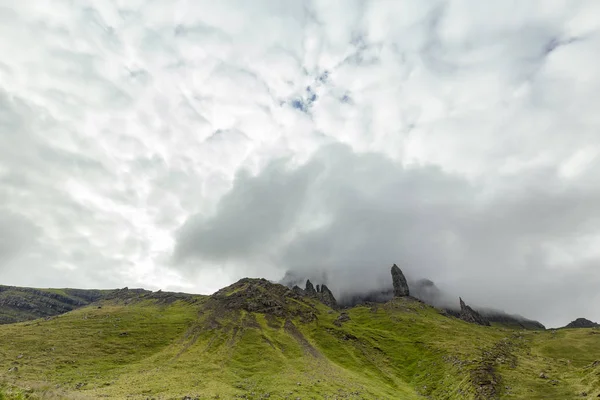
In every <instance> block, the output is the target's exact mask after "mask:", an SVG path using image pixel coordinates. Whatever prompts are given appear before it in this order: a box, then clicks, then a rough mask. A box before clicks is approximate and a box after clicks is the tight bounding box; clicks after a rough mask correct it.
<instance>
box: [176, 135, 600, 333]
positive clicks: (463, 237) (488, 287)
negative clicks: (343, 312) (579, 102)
mask: <svg viewBox="0 0 600 400" xmlns="http://www.w3.org/2000/svg"><path fill="white" fill-rule="evenodd" d="M599 168H600V164H596V165H595V166H594V168H593V170H592V171H590V172H589V175H587V176H585V177H580V179H578V180H576V181H569V180H565V179H563V178H561V177H560V175H559V174H558V173H557V171H556V170H553V169H546V168H539V169H536V170H534V171H530V172H528V173H524V174H519V175H515V176H511V177H507V178H505V179H501V180H497V181H494V182H486V181H485V180H477V181H468V180H467V179H465V178H464V177H462V176H460V175H457V174H452V173H447V172H444V171H443V170H441V169H440V168H437V167H429V166H424V167H416V166H413V167H403V166H402V165H401V164H399V163H397V162H394V161H392V160H390V159H389V158H386V157H384V156H381V155H380V154H378V153H355V152H353V151H352V150H351V149H350V148H349V147H348V146H345V145H339V144H338V145H330V146H326V147H324V148H322V149H320V150H319V151H318V152H317V153H316V154H315V155H314V157H313V158H311V159H310V160H309V161H308V162H307V163H306V164H302V165H300V166H297V167H296V168H293V167H290V166H289V164H287V163H285V162H283V161H282V160H278V161H275V162H273V163H272V164H270V165H269V166H267V167H266V168H265V169H264V170H263V171H261V172H260V173H259V174H258V175H256V176H248V175H246V174H242V175H240V176H239V177H238V178H237V179H236V180H235V181H234V185H233V187H232V189H231V190H230V191H229V192H228V193H227V194H226V195H225V196H224V197H223V199H222V201H221V202H220V203H219V207H218V211H217V212H216V213H215V214H214V215H212V216H210V217H208V218H199V217H192V218H190V219H189V221H188V222H187V223H186V224H185V225H184V227H183V228H182V230H181V232H180V234H179V240H178V242H177V243H178V245H177V247H176V255H177V257H178V261H185V260H188V259H192V260H194V259H196V260H198V259H200V260H203V261H205V263H204V264H203V263H197V264H195V268H199V269H201V268H202V265H205V266H206V268H212V267H211V265H212V264H211V262H212V263H217V264H219V263H223V264H224V265H227V268H229V269H230V271H229V273H230V275H231V276H234V277H237V278H241V277H243V276H245V275H246V274H248V273H249V272H250V273H254V274H259V273H261V272H262V273H264V272H270V273H272V275H271V276H270V278H272V279H278V278H281V276H282V275H283V274H284V273H285V272H288V271H289V272H292V273H293V274H294V275H296V276H298V277H303V278H307V277H308V278H312V279H316V280H317V282H318V281H319V280H323V279H325V280H326V282H327V283H328V285H329V286H330V287H331V288H332V290H334V292H335V293H336V294H337V295H338V296H342V297H343V296H345V295H350V294H355V293H360V292H368V291H371V290H375V289H381V288H382V287H388V286H390V285H391V283H390V282H391V280H390V279H391V278H390V276H389V266H390V265H391V264H392V263H394V262H397V263H398V264H399V265H401V266H402V267H403V270H404V272H405V273H406V274H407V276H408V277H409V278H410V279H413V280H416V279H420V278H431V279H433V280H434V281H435V282H436V284H437V285H438V286H440V287H441V288H444V289H445V290H447V291H449V292H451V293H453V294H455V295H457V296H458V295H462V296H463V297H467V298H468V299H469V300H470V301H472V302H473V303H475V304H478V305H479V306H485V307H499V308H505V309H507V310H509V311H511V312H519V313H523V314H525V315H529V316H533V317H536V318H541V319H542V320H544V321H551V322H554V323H556V321H560V320H562V319H568V318H569V317H570V316H572V315H573V313H574V312H575V311H576V310H578V308H580V309H579V310H578V311H580V312H583V313H586V314H589V315H596V313H597V311H596V310H595V309H594V306H592V305H593V304H595V301H596V300H597V290H596V288H597V285H598V284H599V283H600V273H598V272H597V270H596V268H594V265H597V263H599V262H600V253H598V252H597V251H596V249H595V247H594V245H593V244H592V243H595V240H596V238H597V229H596V227H597V226H598V223H600V212H599V210H598V206H597V204H600V190H599V189H598V186H597V185H594V184H593V182H596V180H597V178H595V176H596V174H597V173H598V172H599ZM257 257H260V258H259V259H258V260H257ZM257 263H258V265H262V266H265V267H263V268H260V269H259V270H258V271H257V270H253V267H252V266H251V265H252V264H254V265H256V264H257ZM183 264H185V263H183ZM249 264H250V266H249ZM267 266H268V267H267ZM581 277H585V280H581ZM565 304H568V305H569V306H565Z"/></svg>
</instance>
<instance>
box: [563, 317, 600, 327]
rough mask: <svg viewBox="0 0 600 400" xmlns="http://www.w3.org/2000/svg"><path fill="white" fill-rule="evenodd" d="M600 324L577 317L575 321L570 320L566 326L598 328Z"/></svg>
mask: <svg viewBox="0 0 600 400" xmlns="http://www.w3.org/2000/svg"><path fill="white" fill-rule="evenodd" d="M598 327H600V324H597V323H595V322H593V321H590V320H589V319H585V318H577V319H576V320H575V321H572V322H570V323H569V324H568V325H567V326H565V328H598Z"/></svg>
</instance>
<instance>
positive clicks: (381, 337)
mask: <svg viewBox="0 0 600 400" xmlns="http://www.w3.org/2000/svg"><path fill="white" fill-rule="evenodd" d="M109 297H110V298H106V297H105V298H102V299H100V300H98V301H96V302H93V303H91V304H88V305H85V306H83V307H80V308H77V309H75V310H73V311H70V312H67V313H64V314H61V315H58V316H53V317H46V318H41V319H36V320H32V321H27V322H19V323H13V324H6V325H1V326H0V399H21V398H48V399H100V398H110V399H112V398H115V399H196V398H197V399H236V398H237V399H239V398H243V399H267V398H269V399H495V398H502V399H504V398H507V399H510V398H513V399H586V398H587V399H591V398H598V397H599V396H600V361H598V360H600V330H599V329H598V328H585V329H560V330H548V331H529V330H523V329H513V328H508V327H503V326H501V325H496V324H494V325H493V326H479V325H475V324H469V323H467V322H464V321H462V320H459V319H458V318H455V317H453V316H450V315H448V314H446V313H443V312H440V311H439V310H437V309H435V308H432V307H430V306H428V305H426V304H424V303H422V302H420V301H418V300H416V299H413V298H411V297H401V298H395V299H393V300H391V301H389V302H387V303H384V304H366V305H360V306H355V307H353V308H350V309H345V310H335V309H332V308H329V307H328V306H326V305H324V304H323V303H321V302H319V301H318V300H317V299H316V298H312V297H308V296H305V295H303V294H302V293H299V292H297V291H294V290H290V289H288V288H286V287H284V286H281V285H277V284H272V283H270V282H268V281H266V280H262V279H243V280H241V281H239V282H237V283H235V284H234V285H231V286H229V287H227V288H224V289H222V290H220V291H219V292H217V293H215V294H214V295H212V296H194V295H183V294H172V293H161V292H155V293H152V292H146V291H132V290H129V291H123V290H122V291H119V292H118V295H112V296H109Z"/></svg>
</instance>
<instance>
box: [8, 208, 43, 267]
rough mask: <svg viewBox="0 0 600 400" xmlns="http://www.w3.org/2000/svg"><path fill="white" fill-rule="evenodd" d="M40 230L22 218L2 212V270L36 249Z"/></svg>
mask: <svg viewBox="0 0 600 400" xmlns="http://www.w3.org/2000/svg"><path fill="white" fill-rule="evenodd" d="M38 234H39V229H38V228H37V227H36V226H35V225H34V224H33V223H31V222H30V221H28V220H27V219H26V218H23V217H22V216H19V215H16V214H12V213H8V212H3V211H2V210H0V269H2V268H3V267H5V266H6V265H8V263H9V261H11V260H12V259H13V258H15V257H18V256H19V255H22V254H23V252H25V251H27V250H28V249H30V248H31V247H34V246H35V244H36V241H37V239H38Z"/></svg>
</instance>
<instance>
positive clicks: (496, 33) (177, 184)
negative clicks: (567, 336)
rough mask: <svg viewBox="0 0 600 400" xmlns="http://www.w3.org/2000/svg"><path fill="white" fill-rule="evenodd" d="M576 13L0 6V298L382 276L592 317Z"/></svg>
mask: <svg viewBox="0 0 600 400" xmlns="http://www.w3.org/2000/svg"><path fill="white" fill-rule="evenodd" d="M598 15H600V2H598V1H596V0H589V1H583V0H564V1H558V0H540V1H534V0H529V1H522V0H518V1H517V0H514V1H509V0H506V1H492V0H490V1H481V0H464V1H460V0H451V1H433V0H431V1H426V0H398V1H372V2H371V1H351V0H340V1H329V0H328V1H310V2H309V1H305V2H302V1H279V0H272V1H259V0H253V1H224V0H222V1H192V0H189V1H185V0H181V1H175V0H122V1H121V0H113V1H101V2H91V1H85V0H81V1H74V2H73V1H67V0H55V1H53V2H51V3H47V4H46V3H45V2H33V1H16V0H0V54H1V55H2V56H1V57H0V283H3V284H15V285H26V286H43V287H49V286H52V287H55V286H59V287H64V286H72V287H73V286H74V287H89V288H91V287H98V288H112V287H123V286H130V287H133V286H135V287H140V286H141V287H146V288H150V289H158V288H162V289H170V290H183V291H189V292H198V293H211V292H213V291H215V290H217V289H219V288H220V287H222V286H224V285H227V284H230V283H232V282H234V281H236V280H237V279H239V278H242V277H245V276H252V277H266V278H268V279H273V280H278V279H281V277H282V276H283V275H284V274H285V272H286V271H294V272H295V273H297V274H299V275H300V276H317V277H318V276H321V277H325V278H326V279H327V281H328V284H329V286H330V288H331V289H332V290H333V291H334V293H335V294H337V295H343V293H346V292H352V291H360V290H367V289H372V288H377V287H380V286H382V285H389V284H390V282H391V280H389V279H391V278H390V277H389V268H390V266H391V265H392V264H393V263H397V264H398V265H399V266H400V267H401V268H402V269H403V271H404V272H405V274H406V275H407V276H408V277H409V279H413V280H414V279H419V278H429V279H431V280H433V281H434V282H435V283H436V284H437V286H438V287H440V288H441V289H443V290H445V291H448V292H450V293H452V294H455V295H461V296H462V297H463V298H464V299H465V300H466V301H467V302H468V303H471V304H473V305H480V306H487V307H496V308H500V309H504V310H506V311H508V312H512V313H520V314H523V315H525V316H527V317H531V318H536V319H539V320H540V321H541V322H543V323H545V324H547V325H550V326H558V325H564V324H566V323H567V322H569V321H571V320H573V319H575V318H576V317H587V318H590V319H595V320H597V321H600V309H599V308H598V306H597V305H598V304H600V156H599V154H600V113H599V112H598V110H599V109H600V74H598V72H597V70H598V65H600V52H599V51H598V49H600V20H598Z"/></svg>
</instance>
